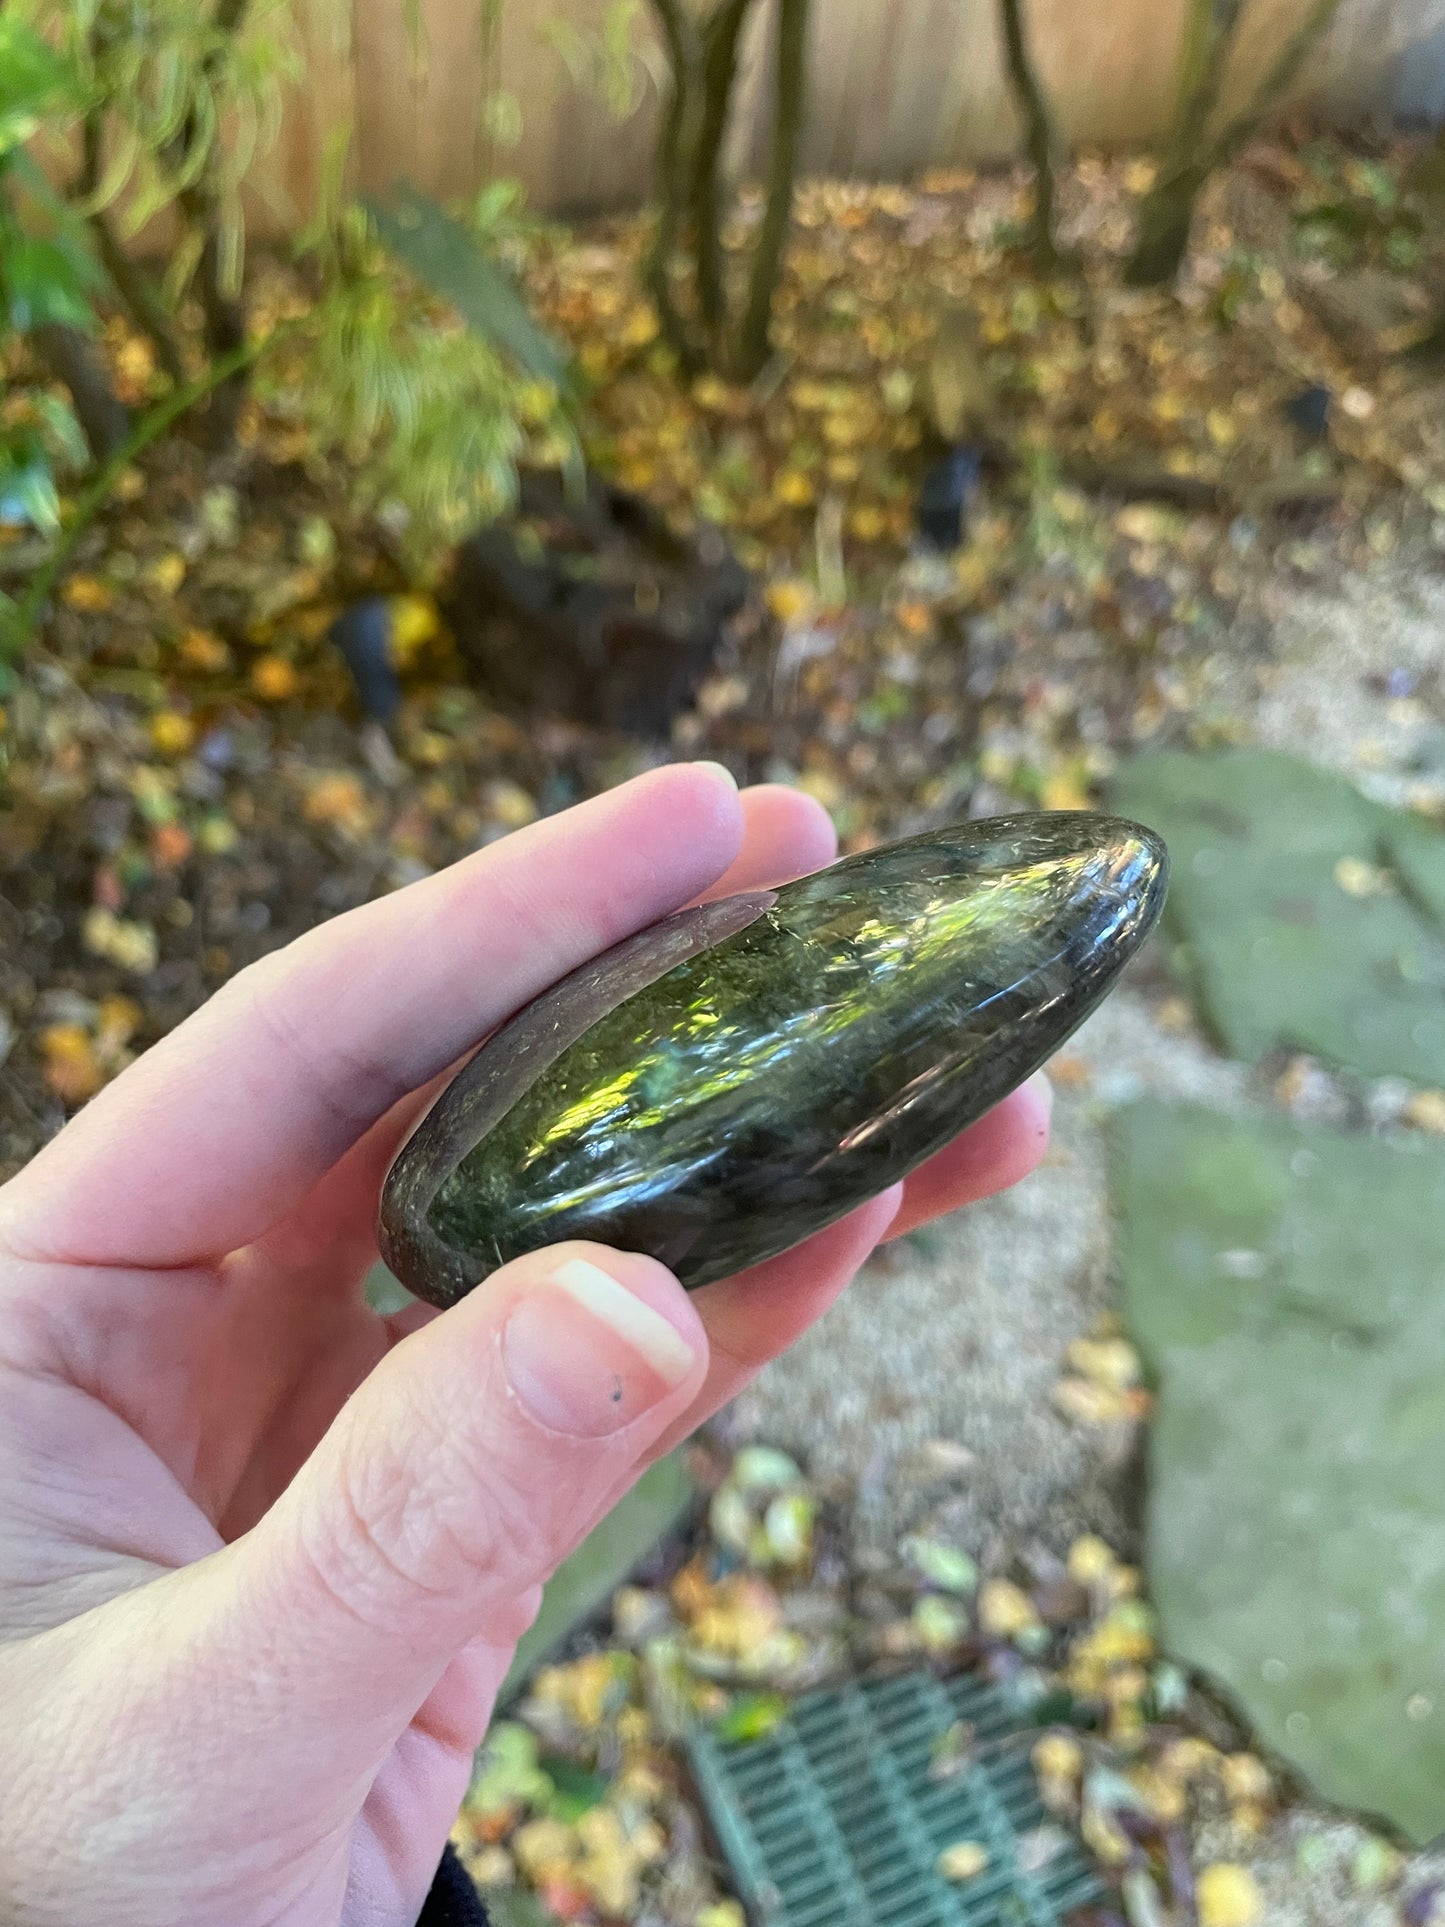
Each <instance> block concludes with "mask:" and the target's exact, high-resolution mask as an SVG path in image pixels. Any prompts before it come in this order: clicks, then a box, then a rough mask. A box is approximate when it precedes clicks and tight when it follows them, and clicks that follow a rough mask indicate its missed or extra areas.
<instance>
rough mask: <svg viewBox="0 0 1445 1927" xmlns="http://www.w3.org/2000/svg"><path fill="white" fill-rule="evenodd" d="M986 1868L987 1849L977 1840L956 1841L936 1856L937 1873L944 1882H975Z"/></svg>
mask: <svg viewBox="0 0 1445 1927" xmlns="http://www.w3.org/2000/svg"><path fill="white" fill-rule="evenodd" d="M987 1866H988V1848H987V1847H985V1846H981V1845H980V1844H979V1842H978V1841H977V1840H959V1841H956V1842H955V1844H954V1845H953V1846H951V1847H945V1848H944V1850H943V1852H942V1853H941V1854H940V1855H939V1856H938V1872H939V1875H940V1877H941V1878H942V1879H944V1880H977V1878H978V1876H979V1875H980V1874H981V1873H983V1872H984V1871H985V1869H986V1868H987Z"/></svg>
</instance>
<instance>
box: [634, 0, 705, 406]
mask: <svg viewBox="0 0 1445 1927" xmlns="http://www.w3.org/2000/svg"><path fill="white" fill-rule="evenodd" d="M653 12H654V13H655V14H656V16H657V20H658V24H659V25H660V27H661V29H662V34H663V39H664V41H665V42H666V45H667V60H668V68H669V71H670V73H671V76H672V85H671V87H670V89H669V91H668V95H667V99H666V101H665V102H664V103H663V109H662V122H661V125H660V127H659V130H658V137H657V166H656V172H655V178H654V182H653V193H654V194H655V196H656V197H657V223H656V226H655V227H654V229H653V234H652V242H651V245H650V246H649V248H648V250H647V259H646V261H645V263H644V264H643V275H644V279H645V282H646V286H647V290H648V293H649V294H650V295H651V296H652V305H653V306H654V307H655V308H656V310H657V322H658V326H659V327H660V328H661V330H662V334H663V339H664V340H665V341H666V342H667V344H668V346H669V347H670V348H671V349H672V351H673V353H674V354H675V355H676V356H677V358H678V361H679V363H680V364H681V366H682V369H683V372H684V373H685V374H695V373H696V372H697V369H698V366H699V359H698V355H697V350H696V348H695V346H694V344H693V341H692V338H691V336H690V335H689V333H688V330H687V326H686V324H685V322H684V321H683V318H682V316H681V315H680V314H679V313H678V309H677V302H676V300H675V299H674V297H673V290H672V263H673V257H674V255H675V254H676V252H677V244H678V238H679V235H680V232H681V229H682V215H683V205H682V204H683V198H684V182H685V179H686V169H685V164H684V156H685V154H686V151H687V141H686V133H687V123H688V119H689V114H690V110H691V102H692V96H693V91H694V87H695V84H696V76H697V45H696V35H695V34H694V32H693V30H692V23H691V21H690V20H689V19H688V18H687V16H686V15H685V14H684V12H683V11H682V8H681V6H680V5H679V4H678V0H653Z"/></svg>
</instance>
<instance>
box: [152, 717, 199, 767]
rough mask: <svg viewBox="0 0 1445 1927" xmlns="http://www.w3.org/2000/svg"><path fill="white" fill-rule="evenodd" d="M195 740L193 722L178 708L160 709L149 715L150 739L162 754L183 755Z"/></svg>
mask: <svg viewBox="0 0 1445 1927" xmlns="http://www.w3.org/2000/svg"><path fill="white" fill-rule="evenodd" d="M195 740H196V726H195V724H194V723H193V722H192V721H191V719H190V717H189V716H183V715H182V714H181V712H180V711H179V710H178V709H162V710H160V711H158V712H157V714H156V715H154V716H152V717H151V741H152V742H153V743H154V744H155V746H156V748H157V749H158V750H159V751H160V753H161V755H162V756H184V755H185V753H186V751H187V750H188V749H189V748H190V747H191V744H192V743H194V742H195Z"/></svg>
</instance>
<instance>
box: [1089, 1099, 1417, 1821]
mask: <svg viewBox="0 0 1445 1927" xmlns="http://www.w3.org/2000/svg"><path fill="white" fill-rule="evenodd" d="M1112 1149H1113V1163H1114V1177H1115V1185H1114V1195H1115V1198H1116V1201H1117V1209H1118V1214H1119V1218H1120V1224H1121V1229H1120V1237H1119V1244H1118V1255H1119V1263H1120V1268H1121V1276H1122V1287H1123V1303H1124V1311H1125V1317H1126V1321H1127V1324H1128V1327H1129V1330H1130V1333H1131V1335H1132V1337H1133V1338H1134V1340H1135V1342H1136V1343H1137V1344H1138V1346H1139V1348H1140V1351H1141V1353H1142V1355H1143V1356H1144V1358H1145V1360H1146V1363H1147V1365H1148V1367H1149V1370H1150V1373H1151V1377H1152V1378H1153V1380H1154V1382H1155V1384H1156V1386H1157V1389H1158V1395H1159V1403H1158V1408H1157V1413H1156V1417H1155V1421H1154V1424H1153V1427H1152V1432H1151V1437H1150V1446H1149V1450H1150V1471H1151V1476H1150V1490H1149V1499H1148V1511H1147V1528H1146V1542H1147V1563H1148V1572H1149V1584H1150V1589H1151V1593H1152V1596H1153V1598H1154V1600H1155V1602H1156V1605H1157V1607H1158V1610H1159V1613H1160V1618H1161V1624H1162V1632H1163V1638H1164V1643H1165V1644H1166V1646H1167V1648H1168V1649H1169V1651H1170V1652H1172V1653H1173V1654H1174V1655H1175V1656H1176V1657H1177V1658H1179V1659H1181V1660H1183V1661H1184V1662H1186V1663H1187V1664H1189V1665H1190V1666H1192V1667H1194V1668H1196V1669H1197V1670H1198V1671H1199V1672H1200V1673H1202V1674H1205V1675H1207V1676H1208V1677H1209V1678H1211V1679H1212V1680H1213V1681H1214V1682H1216V1683H1217V1684H1218V1685H1219V1686H1220V1687H1222V1688H1224V1689H1225V1690H1226V1691H1227V1692H1228V1694H1229V1695H1230V1696H1231V1697H1232V1698H1233V1699H1234V1700H1235V1701H1236V1703H1237V1704H1238V1706H1239V1707H1240V1709H1241V1710H1242V1711H1243V1713H1244V1715H1245V1716H1246V1717H1247V1719H1248V1720H1249V1722H1250V1724H1251V1725H1252V1726H1253V1727H1254V1729H1255V1730H1256V1731H1257V1732H1258V1733H1259V1735H1260V1736H1261V1738H1262V1740H1263V1741H1264V1742H1265V1744H1266V1745H1267V1746H1268V1747H1269V1748H1270V1749H1271V1750H1272V1751H1273V1752H1275V1753H1276V1754H1278V1755H1281V1756H1283V1757H1284V1758H1285V1759H1286V1760H1288V1761H1289V1762H1290V1763H1291V1765H1292V1766H1293V1767H1294V1768H1295V1769H1296V1770H1297V1771H1298V1772H1299V1773H1301V1774H1302V1775H1303V1776H1304V1777H1305V1779H1307V1780H1308V1781H1309V1782H1310V1783H1311V1785H1312V1786H1313V1787H1314V1788H1315V1789H1316V1791H1317V1792H1318V1793H1319V1794H1320V1795H1321V1796H1323V1797H1324V1798H1325V1799H1327V1800H1330V1801H1335V1802H1338V1803H1340V1804H1343V1805H1345V1806H1349V1807H1353V1808H1356V1809H1359V1810H1362V1811H1364V1812H1366V1813H1369V1814H1371V1815H1379V1816H1383V1817H1384V1818H1385V1819H1387V1820H1389V1821H1391V1822H1393V1823H1394V1825H1396V1826H1397V1827H1398V1828H1400V1830H1401V1831H1402V1832H1403V1833H1405V1834H1406V1835H1408V1836H1409V1838H1410V1839H1411V1840H1413V1841H1415V1842H1416V1843H1420V1844H1423V1843H1424V1842H1426V1841H1429V1840H1431V1839H1433V1838H1434V1837H1435V1836H1436V1835H1437V1834H1439V1833H1441V1832H1442V1830H1445V1147H1440V1146H1437V1145H1434V1144H1429V1143H1426V1142H1424V1141H1421V1140H1415V1139H1410V1140H1405V1141H1402V1142H1400V1143H1392V1142H1386V1141H1383V1140H1379V1139H1370V1138H1365V1137H1352V1136H1343V1135H1339V1134H1337V1133H1332V1132H1329V1131H1325V1130H1321V1129H1318V1128H1311V1129H1302V1128H1300V1127H1297V1126H1294V1125H1291V1124H1287V1123H1284V1122H1281V1121H1277V1120H1265V1121H1240V1120H1237V1119H1231V1118H1227V1117H1222V1116H1218V1115H1215V1114H1212V1113H1209V1112H1204V1111H1195V1110H1189V1109H1173V1108H1171V1107H1169V1106H1167V1105H1164V1104H1159V1103H1154V1102H1152V1101H1151V1102H1146V1103H1143V1104H1140V1105H1136V1106H1133V1107H1131V1109H1130V1110H1129V1111H1127V1112H1126V1113H1124V1114H1123V1116H1122V1117H1121V1118H1120V1120H1119V1121H1118V1122H1117V1124H1116V1127H1115V1132H1114V1140H1113V1147H1112Z"/></svg>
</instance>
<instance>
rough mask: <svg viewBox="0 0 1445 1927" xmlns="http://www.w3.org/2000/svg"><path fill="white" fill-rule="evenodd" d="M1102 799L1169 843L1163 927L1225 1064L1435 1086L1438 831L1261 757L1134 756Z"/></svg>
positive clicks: (1306, 771) (1444, 989)
mask: <svg viewBox="0 0 1445 1927" xmlns="http://www.w3.org/2000/svg"><path fill="white" fill-rule="evenodd" d="M1110 804H1111V807H1113V808H1115V809H1118V810H1119V811H1120V812H1121V813H1122V814H1124V815H1126V816H1131V817H1134V818H1136V819H1137V820H1138V821H1139V822H1141V823H1147V824H1148V825H1149V827H1150V828H1151V829H1155V830H1158V831H1159V833H1160V835H1162V836H1163V838H1164V840H1165V842H1166V843H1167V844H1168V845H1169V851H1170V856H1171V858H1172V863H1173V871H1172V880H1171V884H1170V893H1169V903H1168V907H1167V909H1166V911H1165V920H1166V927H1167V928H1168V929H1170V930H1171V931H1172V932H1173V934H1174V935H1175V937H1176V938H1177V939H1178V940H1179V943H1180V945H1181V960H1182V962H1183V964H1184V965H1185V967H1186V969H1187V970H1188V972H1189V974H1190V976H1191V978H1192V980H1193V984H1194V988H1195V991H1196V994H1197V997H1198V1000H1199V1004H1200V1008H1201V1011H1202V1013H1203V1015H1204V1017H1205V1020H1206V1021H1207V1022H1208V1023H1209V1025H1210V1027H1211V1028H1212V1029H1213V1031H1214V1033H1215V1035H1216V1036H1217V1038H1218V1040H1219V1042H1220V1043H1221V1044H1222V1046H1223V1047H1224V1049H1225V1050H1226V1051H1227V1052H1228V1053H1229V1055H1230V1056H1232V1057H1239V1058H1243V1059H1245V1060H1247V1061H1249V1062H1257V1061H1258V1060H1259V1059H1260V1058H1261V1057H1264V1056H1265V1055H1267V1054H1268V1053H1269V1052H1270V1051H1271V1050H1274V1049H1275V1048H1277V1047H1278V1046H1280V1045H1288V1046H1290V1047H1292V1048H1293V1049H1296V1050H1301V1051H1307V1052H1309V1053H1310V1054H1311V1055H1313V1056H1317V1057H1320V1058H1323V1059H1325V1060H1326V1061H1328V1062H1330V1063H1332V1064H1336V1065H1339V1066H1341V1067H1342V1068H1344V1069H1346V1070H1351V1071H1356V1072H1358V1073H1360V1074H1362V1075H1364V1076H1367V1077H1386V1076H1399V1077H1407V1078H1410V1079H1411V1080H1412V1081H1414V1082H1416V1083H1420V1084H1445V836H1442V835H1441V834H1440V833H1439V832H1438V831H1436V830H1433V829H1431V828H1430V827H1429V826H1428V825H1426V824H1425V823H1423V822H1422V821H1421V819H1419V818H1417V817H1412V816H1409V815H1406V814H1404V813H1402V812H1399V811H1395V810H1388V809H1385V808H1383V807H1382V806H1380V805H1379V804H1376V803H1372V802H1371V801H1370V800H1369V799H1368V798H1367V797H1365V796H1362V795H1361V794H1360V792H1359V791H1358V790H1356V789H1355V788H1354V787H1353V785H1352V784H1350V783H1348V782H1346V781H1345V779H1344V778H1343V777H1340V776H1336V775H1334V774H1333V773H1331V772H1330V771H1328V770H1321V769H1316V768H1315V767H1314V766H1313V765H1312V764H1309V763H1305V762H1301V761H1300V760H1299V759H1298V758H1295V757H1292V756H1285V755H1281V754H1279V753H1277V752H1275V751H1272V750H1228V751H1224V752H1222V753H1220V754H1217V755H1207V756H1195V755H1188V754H1184V753H1176V752H1168V753H1164V754H1160V755H1157V756H1145V757H1140V758H1139V759H1138V760H1137V761H1135V762H1132V763H1130V764H1128V765H1126V766H1125V768H1124V769H1123V770H1122V771H1121V772H1120V775H1119V778H1118V781H1117V782H1116V784H1115V785H1114V789H1113V793H1112V795H1111V798H1110Z"/></svg>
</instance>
